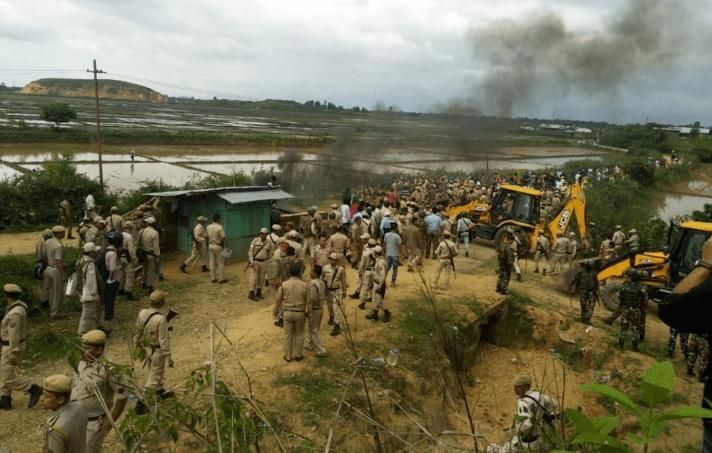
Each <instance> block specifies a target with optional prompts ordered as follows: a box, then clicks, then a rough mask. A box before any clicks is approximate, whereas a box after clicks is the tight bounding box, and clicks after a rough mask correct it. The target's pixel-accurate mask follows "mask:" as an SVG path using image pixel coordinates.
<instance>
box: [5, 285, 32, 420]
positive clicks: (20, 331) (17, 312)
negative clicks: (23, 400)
mask: <svg viewBox="0 0 712 453" xmlns="http://www.w3.org/2000/svg"><path fill="white" fill-rule="evenodd" d="M3 293H4V302H5V310H4V311H5V316H4V317H3V318H2V323H1V324H0V338H2V343H1V344H0V395H2V396H0V409H4V410H10V409H12V391H13V390H15V391H24V392H28V393H29V394H30V401H29V403H28V404H27V407H33V406H34V405H35V404H37V401H38V400H39V397H40V394H41V393H42V389H41V388H40V387H39V386H37V385H35V384H30V381H29V379H27V378H26V377H24V376H18V375H17V367H18V365H19V364H20V362H21V361H22V353H23V352H25V349H26V348H27V345H26V340H27V337H26V335H27V304H25V303H24V302H23V301H21V300H20V294H22V290H21V289H20V287H19V286H17V285H15V284H14V283H8V284H7V285H5V286H4V287H3Z"/></svg>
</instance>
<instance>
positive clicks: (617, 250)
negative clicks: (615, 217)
mask: <svg viewBox="0 0 712 453" xmlns="http://www.w3.org/2000/svg"><path fill="white" fill-rule="evenodd" d="M612 241H613V253H614V255H615V256H616V257H618V256H621V255H622V254H623V246H624V245H625V233H623V227H622V226H620V225H616V231H615V232H614V233H613V237H612Z"/></svg>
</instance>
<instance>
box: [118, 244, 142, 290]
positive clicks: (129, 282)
mask: <svg viewBox="0 0 712 453" xmlns="http://www.w3.org/2000/svg"><path fill="white" fill-rule="evenodd" d="M121 234H122V235H123V236H124V242H123V244H122V245H121V248H122V249H123V250H125V251H126V252H127V253H128V256H125V255H124V254H123V253H122V254H121V268H122V270H123V272H122V273H121V277H122V278H121V282H120V283H119V287H120V288H121V289H122V290H124V291H126V292H127V293H130V292H132V291H133V286H134V283H136V264H137V263H138V258H137V257H136V243H135V242H134V239H133V236H132V235H131V234H130V233H129V232H127V231H124V232H122V233H121Z"/></svg>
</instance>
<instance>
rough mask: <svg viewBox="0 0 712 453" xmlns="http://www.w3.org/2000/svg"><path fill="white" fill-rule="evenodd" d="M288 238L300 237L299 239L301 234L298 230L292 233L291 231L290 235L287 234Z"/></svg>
mask: <svg viewBox="0 0 712 453" xmlns="http://www.w3.org/2000/svg"><path fill="white" fill-rule="evenodd" d="M287 237H288V238H298V237H299V233H297V231H296V230H292V231H290V232H289V233H287Z"/></svg>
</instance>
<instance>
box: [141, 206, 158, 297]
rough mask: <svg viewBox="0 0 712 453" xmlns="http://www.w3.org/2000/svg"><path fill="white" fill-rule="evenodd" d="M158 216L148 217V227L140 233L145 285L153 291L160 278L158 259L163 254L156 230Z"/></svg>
mask: <svg viewBox="0 0 712 453" xmlns="http://www.w3.org/2000/svg"><path fill="white" fill-rule="evenodd" d="M155 225H156V218H155V217H149V218H147V219H146V227H145V228H144V229H142V230H141V231H139V233H138V243H137V244H136V247H137V248H138V250H139V252H137V253H138V254H139V256H143V286H144V288H146V290H148V291H153V288H154V286H156V281H157V280H158V259H159V258H160V256H161V244H160V238H159V236H158V231H157V230H156V227H155Z"/></svg>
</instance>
